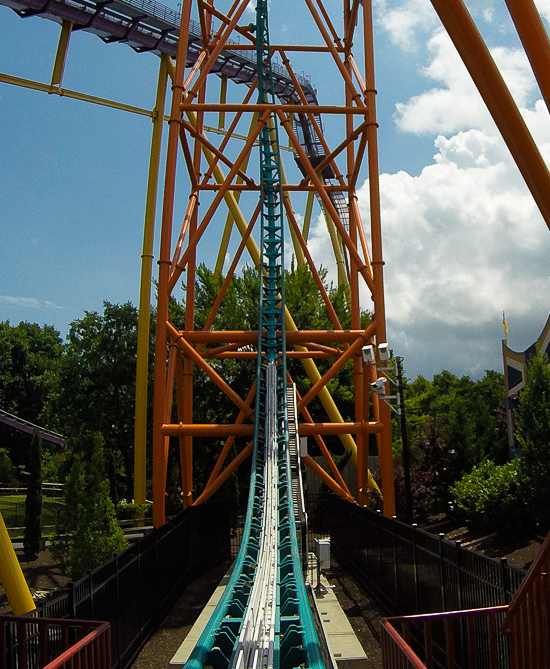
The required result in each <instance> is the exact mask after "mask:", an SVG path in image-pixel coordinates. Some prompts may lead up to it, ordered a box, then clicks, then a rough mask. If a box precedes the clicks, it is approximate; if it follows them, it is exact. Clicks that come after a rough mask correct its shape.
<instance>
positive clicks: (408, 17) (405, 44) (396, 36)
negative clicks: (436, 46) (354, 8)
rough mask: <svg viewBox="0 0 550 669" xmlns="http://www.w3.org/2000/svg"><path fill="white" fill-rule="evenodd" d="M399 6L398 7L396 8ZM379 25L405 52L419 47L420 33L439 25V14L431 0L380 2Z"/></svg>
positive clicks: (378, 10)
mask: <svg viewBox="0 0 550 669" xmlns="http://www.w3.org/2000/svg"><path fill="white" fill-rule="evenodd" d="M396 5H398V6H396ZM376 9H377V16H378V23H379V24H380V25H381V26H382V27H383V28H384V30H386V31H387V32H388V33H389V34H390V39H391V41H392V42H393V43H394V44H396V45H398V46H399V47H400V48H401V49H403V50H404V51H409V52H411V51H414V50H415V49H416V48H417V47H418V46H419V39H418V33H421V32H423V31H425V30H429V29H431V28H433V27H434V26H435V25H437V14H436V13H435V11H434V9H433V7H432V4H431V2H430V0H405V1H404V2H400V3H399V2H397V3H396V2H395V0H378V2H377V5H376Z"/></svg>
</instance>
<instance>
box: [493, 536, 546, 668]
mask: <svg viewBox="0 0 550 669" xmlns="http://www.w3.org/2000/svg"><path fill="white" fill-rule="evenodd" d="M549 603H550V533H549V534H548V536H547V537H546V539H545V541H544V543H543V545H542V548H541V550H540V553H539V554H538V556H537V559H536V560H535V562H534V563H533V564H532V565H531V569H530V570H529V573H528V574H527V576H526V577H525V579H524V580H523V583H522V584H521V586H520V588H519V590H518V591H517V593H516V596H515V597H514V599H513V600H512V603H511V604H510V606H509V608H508V613H507V614H506V617H505V619H504V621H503V622H502V625H501V628H500V631H501V632H502V633H503V634H507V635H509V637H510V656H511V666H512V668H513V669H523V668H524V667H529V669H548V667H549V666H550V606H549Z"/></svg>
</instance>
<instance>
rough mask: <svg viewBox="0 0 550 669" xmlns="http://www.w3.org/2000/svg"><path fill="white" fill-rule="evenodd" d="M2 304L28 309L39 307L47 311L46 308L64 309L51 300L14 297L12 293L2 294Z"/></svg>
mask: <svg viewBox="0 0 550 669" xmlns="http://www.w3.org/2000/svg"><path fill="white" fill-rule="evenodd" d="M0 304H5V305H8V306H15V307H25V308H27V309H38V310H39V311H45V310H46V309H64V308H65V307H60V306H59V305H58V304H55V303H54V302H50V301H49V300H38V299H36V298H35V297H14V296H12V295H0Z"/></svg>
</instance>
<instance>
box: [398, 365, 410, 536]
mask: <svg viewBox="0 0 550 669" xmlns="http://www.w3.org/2000/svg"><path fill="white" fill-rule="evenodd" d="M402 362H403V358H401V357H400V356H396V357H395V383H396V386H397V406H398V413H399V417H400V425H401V443H402V445H403V474H404V478H405V515H406V521H407V522H408V523H412V521H413V508H412V490H411V452H410V449H409V440H408V437H407V420H406V416H405V396H404V394H403V372H402V368H401V363H402Z"/></svg>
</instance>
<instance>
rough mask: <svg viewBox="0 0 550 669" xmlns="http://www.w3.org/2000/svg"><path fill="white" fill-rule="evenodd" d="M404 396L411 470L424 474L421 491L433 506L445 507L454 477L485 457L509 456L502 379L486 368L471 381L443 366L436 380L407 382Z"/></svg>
mask: <svg viewBox="0 0 550 669" xmlns="http://www.w3.org/2000/svg"><path fill="white" fill-rule="evenodd" d="M405 399H406V413H407V423H408V429H409V435H410V442H411V451H412V455H413V468H419V469H420V471H421V472H423V474H424V475H423V476H419V477H417V478H418V480H419V481H420V485H421V486H422V488H423V490H422V493H423V494H425V499H426V500H431V502H430V503H431V504H432V505H433V506H434V507H435V508H434V510H440V511H446V510H447V509H448V502H449V501H450V492H449V489H450V487H451V486H452V485H453V484H454V483H455V482H456V481H458V480H460V479H461V478H462V477H463V476H464V475H465V474H467V473H469V472H470V471H471V470H472V468H473V467H474V466H475V465H477V464H479V463H480V462H482V461H484V460H486V459H491V460H493V461H494V462H496V463H499V464H500V463H502V462H504V461H505V459H506V453H507V433H506V412H505V404H504V377H503V375H502V374H499V373H498V372H494V371H486V372H485V376H484V377H483V378H482V379H480V380H479V381H473V380H472V379H470V378H469V377H467V376H463V377H462V378H459V377H457V376H455V375H454V374H452V373H451V372H449V371H447V370H443V371H442V372H440V373H439V374H436V375H434V377H433V380H432V381H428V380H427V379H425V378H424V377H421V376H419V377H417V378H416V379H415V380H414V381H412V382H410V383H408V382H407V383H406V385H405ZM419 473H420V472H419ZM430 473H431V476H426V474H430Z"/></svg>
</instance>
